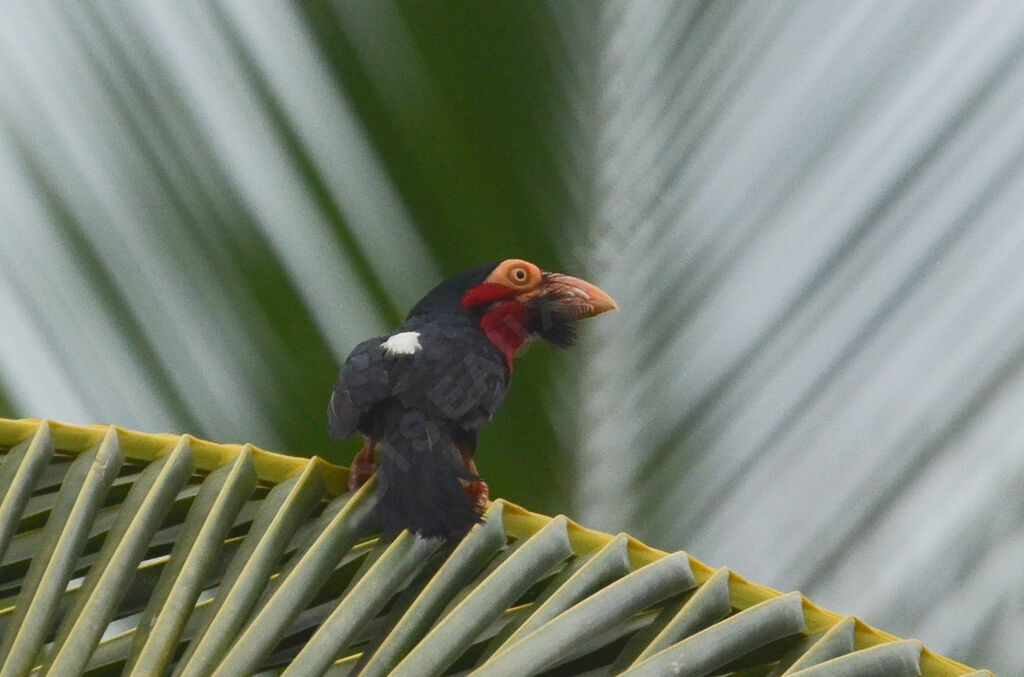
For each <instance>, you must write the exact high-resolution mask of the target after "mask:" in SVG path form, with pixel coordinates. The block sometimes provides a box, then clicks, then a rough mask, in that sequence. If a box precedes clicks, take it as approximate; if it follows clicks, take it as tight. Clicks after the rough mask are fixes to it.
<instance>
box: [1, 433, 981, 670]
mask: <svg viewBox="0 0 1024 677" xmlns="http://www.w3.org/2000/svg"><path fill="white" fill-rule="evenodd" d="M0 452H2V462H0V492H2V493H0V496H2V500H0V526H2V530H0V537H2V539H0V632H2V635H0V665H2V667H0V676H2V677H15V676H17V677H21V676H24V675H29V674H30V673H33V671H38V673H39V674H49V675H61V676H67V677H70V676H72V675H81V674H89V675H106V674H125V675H156V674H174V675H181V676H193V675H194V676H199V675H220V676H224V677H228V676H235V675H249V674H266V675H272V674H273V675H276V674H280V675H283V676H287V677H297V676H315V675H324V674H330V675H345V674H360V675H410V676H421V675H435V674H437V675H441V674H466V673H467V672H468V674H470V675H478V676H480V677H485V676H498V675H508V676H517V675H532V674H543V673H546V672H548V671H550V670H557V671H558V674H583V673H586V674H608V675H611V674H624V675H663V674H674V675H689V676H692V677H699V676H701V675H712V674H715V675H717V674H730V675H736V676H737V677H738V676H739V675H751V676H752V675H762V676H763V675H792V676H800V677H803V676H807V677H811V676H813V675H851V676H853V675H880V676H881V675H884V676H886V677H892V676H894V675H918V674H923V675H931V676H936V677H938V676H942V677H946V676H953V675H968V674H982V673H976V672H972V671H970V670H969V669H968V668H966V667H964V666H962V665H958V664H956V663H954V662H953V661H950V660H948V659H946V658H943V657H941V656H938V655H935V654H932V653H931V652H929V651H927V650H925V649H924V648H923V647H922V645H921V644H920V643H919V642H916V641H897V640H895V638H893V637H891V636H888V635H885V634H884V633H881V632H879V631H877V630H874V629H872V628H870V627H868V626H866V625H863V624H862V623H860V622H858V621H855V620H854V619H852V618H849V617H847V618H841V617H839V616H837V615H835V614H832V613H830V612H827V611H824V610H822V609H820V608H818V607H815V606H814V605H812V604H810V603H809V602H808V601H807V600H805V599H804V598H803V597H802V596H801V595H800V594H799V593H795V592H794V593H789V594H786V595H781V594H779V593H776V592H774V591H772V590H769V589H766V588H762V587H760V586H757V585H754V584H752V583H749V582H747V581H744V580H743V579H741V578H739V577H738V576H736V575H735V574H731V573H730V572H728V571H727V570H725V569H720V570H718V571H714V570H711V569H710V568H708V567H707V566H705V565H703V564H702V563H700V562H698V561H697V560H694V559H692V558H691V557H690V556H688V555H687V554H685V553H682V552H679V553H674V554H667V553H663V552H660V551H657V550H654V549H652V548H649V547H647V546H645V545H643V544H641V543H639V542H637V541H635V540H633V539H630V538H628V537H626V536H624V535H620V536H610V535H607V534H602V533H599V532H594V531H590V530H587V529H584V528H582V527H580V526H578V525H576V524H573V523H572V522H570V521H569V520H567V519H566V518H565V517H555V518H548V517H544V516H541V515H537V514H534V513H530V512H527V511H525V510H523V509H522V508H519V507H517V506H515V505H512V504H508V503H505V502H504V501H500V500H499V501H496V502H494V503H492V504H491V506H490V508H489V510H488V511H487V514H486V518H485V521H484V523H483V524H482V525H481V526H479V527H478V528H476V529H474V530H473V531H471V532H470V534H469V535H468V536H467V537H466V538H465V539H464V540H463V541H462V542H460V543H459V544H458V545H457V546H455V547H454V548H446V547H444V546H443V545H442V544H441V543H439V542H437V541H428V540H423V539H419V538H415V537H413V536H411V535H410V534H409V533H408V532H404V533H403V534H401V535H399V536H398V537H397V538H395V539H394V540H392V541H390V542H387V541H381V540H380V539H379V537H378V536H376V535H375V534H374V533H373V527H372V519H371V515H372V506H373V496H374V486H375V483H374V482H373V481H370V482H368V483H366V484H365V485H364V486H363V487H362V488H361V489H360V490H359V491H357V492H355V493H354V494H350V493H342V492H341V487H342V486H343V484H344V479H345V475H344V470H343V469H341V468H338V467H336V466H332V465H329V464H327V463H324V462H323V461H320V460H318V459H299V458H295V457H286V456H279V455H277V454H272V453H269V452H265V451H261V450H258V449H255V448H253V447H251V446H249V445H246V446H237V445H220V444H213V443H210V442H203V441H201V440H197V439H194V438H190V437H175V436H170V435H145V434H141V433H135V432H131V431H126V430H122V429H118V428H114V427H100V426H96V427H92V428H81V427H75V426H68V425H63V424H56V423H49V422H46V421H43V422H39V421H11V420H2V419H0ZM51 470H52V471H53V472H51Z"/></svg>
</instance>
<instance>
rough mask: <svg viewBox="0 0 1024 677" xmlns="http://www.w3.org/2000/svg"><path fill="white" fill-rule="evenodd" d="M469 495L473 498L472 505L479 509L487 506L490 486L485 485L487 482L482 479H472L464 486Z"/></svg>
mask: <svg viewBox="0 0 1024 677" xmlns="http://www.w3.org/2000/svg"><path fill="white" fill-rule="evenodd" d="M464 488H465V490H466V493H467V494H469V497H470V498H471V499H473V503H474V505H476V507H477V508H478V509H479V510H483V509H484V508H485V507H487V501H488V500H490V487H488V486H487V482H484V481H483V480H473V481H472V482H469V483H467V484H466V486H465V487H464Z"/></svg>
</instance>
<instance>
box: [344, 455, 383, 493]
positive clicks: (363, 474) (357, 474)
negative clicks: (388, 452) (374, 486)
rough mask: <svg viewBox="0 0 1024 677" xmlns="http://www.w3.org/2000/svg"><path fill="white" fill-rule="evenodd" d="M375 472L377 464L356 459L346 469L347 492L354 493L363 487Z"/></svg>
mask: <svg viewBox="0 0 1024 677" xmlns="http://www.w3.org/2000/svg"><path fill="white" fill-rule="evenodd" d="M375 472H377V464H376V463H375V462H374V461H364V460H361V459H359V458H356V459H355V460H353V461H352V465H351V466H350V467H349V469H348V490H349V491H355V490H356V489H358V488H359V487H361V486H363V485H364V484H366V482H367V480H369V479H370V478H371V477H373V474H374V473H375Z"/></svg>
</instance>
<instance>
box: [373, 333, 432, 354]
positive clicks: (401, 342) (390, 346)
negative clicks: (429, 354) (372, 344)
mask: <svg viewBox="0 0 1024 677" xmlns="http://www.w3.org/2000/svg"><path fill="white" fill-rule="evenodd" d="M380 347H381V348H383V349H384V352H385V353H387V354H388V355H393V356H398V355H415V354H416V353H418V352H419V351H420V350H422V349H423V346H421V345H420V333H419V332H418V331H403V332H402V333H400V334H395V335H394V336H392V337H390V338H389V339H388V340H387V341H385V342H384V343H381V344H380Z"/></svg>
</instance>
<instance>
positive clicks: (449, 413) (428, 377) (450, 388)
mask: <svg viewBox="0 0 1024 677" xmlns="http://www.w3.org/2000/svg"><path fill="white" fill-rule="evenodd" d="M404 331H415V332H417V333H418V334H419V337H418V340H419V343H420V345H421V349H420V350H419V351H417V352H416V353H415V354H412V355H391V354H388V353H387V352H385V351H384V349H382V348H381V344H382V343H383V342H384V341H386V340H387V339H388V338H389V336H380V337H377V338H373V339H370V340H368V341H364V342H363V343H360V344H359V345H358V346H356V347H355V349H354V350H353V351H352V353H351V354H350V355H349V356H348V359H346V360H345V364H344V366H342V369H341V374H340V375H339V376H338V382H337V384H336V385H335V386H334V393H333V394H332V395H331V403H330V406H329V407H328V409H327V418H328V430H329V431H330V433H331V435H332V436H334V437H348V436H349V435H351V434H352V433H354V432H355V431H356V430H358V429H360V425H362V424H363V423H364V422H363V418H364V417H365V416H366V415H367V414H368V413H370V411H371V409H373V408H374V407H375V406H376V405H377V404H379V403H381V402H384V401H385V400H387V399H389V398H395V399H396V400H397V401H398V402H399V403H401V405H402V406H403V407H405V408H406V409H413V410H417V411H422V412H423V413H425V414H427V415H428V416H431V417H437V418H440V419H442V420H447V421H452V422H454V423H456V424H458V425H459V426H460V427H461V428H463V429H464V430H467V431H477V430H479V429H480V428H481V427H483V425H484V424H485V423H486V422H487V421H489V420H490V419H491V417H492V416H493V415H494V414H495V412H497V411H498V409H499V408H500V407H501V404H502V402H503V401H504V399H505V391H506V390H507V388H508V381H509V371H508V367H507V366H506V365H505V361H504V358H503V357H502V356H501V354H500V353H499V352H498V351H497V349H496V348H495V347H494V346H493V344H491V342H490V341H489V340H488V339H487V337H486V336H485V335H484V334H483V332H481V331H480V330H479V329H478V328H476V327H473V326H470V325H466V324H454V325H449V324H445V323H443V322H416V323H410V324H409V325H403V326H402V327H400V328H399V329H398V330H396V332H395V333H400V332H404ZM363 432H367V431H366V430H364V431H363Z"/></svg>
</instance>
